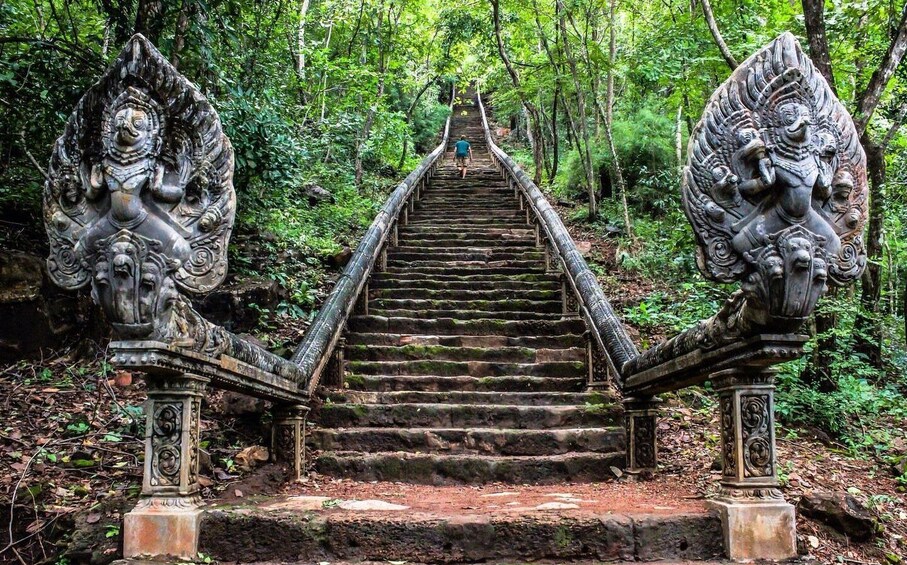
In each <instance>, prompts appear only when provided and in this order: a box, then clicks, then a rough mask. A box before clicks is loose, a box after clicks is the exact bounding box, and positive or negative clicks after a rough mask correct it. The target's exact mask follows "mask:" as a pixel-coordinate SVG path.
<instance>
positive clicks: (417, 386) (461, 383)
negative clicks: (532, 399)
mask: <svg viewBox="0 0 907 565" xmlns="http://www.w3.org/2000/svg"><path fill="white" fill-rule="evenodd" d="M344 382H345V384H346V386H348V387H349V389H350V390H363V391H373V392H391V391H440V392H445V391H461V392H470V391H476V392H581V391H583V390H585V389H586V378H585V377H577V378H572V379H567V378H564V377H531V376H526V375H507V376H501V377H470V376H466V375H458V376H453V377H440V376H437V375H352V374H348V375H346V377H345V378H344Z"/></svg>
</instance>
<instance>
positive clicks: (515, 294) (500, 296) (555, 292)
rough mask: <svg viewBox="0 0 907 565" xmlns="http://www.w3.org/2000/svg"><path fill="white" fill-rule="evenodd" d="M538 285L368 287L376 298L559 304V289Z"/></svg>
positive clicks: (370, 295)
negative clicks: (538, 301)
mask: <svg viewBox="0 0 907 565" xmlns="http://www.w3.org/2000/svg"><path fill="white" fill-rule="evenodd" d="M467 285H468V283H467ZM540 286H541V285H535V286H532V285H531V284H530V285H527V286H526V287H524V288H496V287H495V286H494V285H493V284H489V287H488V288H479V289H474V288H470V287H468V286H467V287H466V288H450V285H444V288H426V287H425V286H423V285H413V286H396V287H388V288H375V289H370V292H369V297H370V298H376V299H381V298H387V299H396V298H404V297H405V298H407V299H424V300H515V299H518V300H553V301H557V302H558V304H560V301H561V291H560V289H555V288H540ZM545 286H550V285H547V284H546V285H545Z"/></svg>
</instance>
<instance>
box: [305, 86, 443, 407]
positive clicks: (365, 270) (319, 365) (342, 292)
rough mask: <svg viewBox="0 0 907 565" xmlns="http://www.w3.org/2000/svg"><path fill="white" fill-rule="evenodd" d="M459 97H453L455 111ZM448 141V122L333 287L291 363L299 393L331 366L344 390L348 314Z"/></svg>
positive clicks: (362, 300)
mask: <svg viewBox="0 0 907 565" xmlns="http://www.w3.org/2000/svg"><path fill="white" fill-rule="evenodd" d="M454 95H455V91H453V90H452V91H451V107H452V106H453V100H454ZM449 136H450V116H448V118H447V122H446V123H445V125H444V133H443V135H442V136H441V143H440V144H439V145H438V146H437V147H435V149H434V150H433V151H432V152H431V153H429V154H428V155H427V156H426V157H425V158H424V159H423V160H422V162H421V163H420V164H419V166H418V167H416V169H415V170H414V171H413V172H411V173H410V174H409V175H407V177H406V178H405V179H403V182H401V183H400V184H399V185H398V186H397V188H396V189H395V190H394V191H393V192H392V193H391V195H390V197H388V199H387V201H386V202H385V203H384V206H382V207H381V210H380V211H379V212H378V215H377V216H376V217H375V220H374V222H372V225H371V226H370V227H369V229H368V230H367V231H366V232H365V235H363V236H362V239H361V240H360V242H359V245H358V246H357V247H356V251H355V252H353V255H352V257H351V258H350V262H349V263H348V264H347V266H346V268H345V269H344V271H343V274H342V275H341V276H340V278H339V279H338V280H337V283H336V284H335V285H334V288H333V290H332V291H331V294H330V295H329V296H328V298H327V300H325V302H324V304H323V305H322V306H321V309H320V310H319V311H318V315H317V316H316V317H315V320H314V321H313V322H312V325H311V326H310V327H309V329H308V330H307V331H306V333H305V335H304V336H303V338H302V341H301V342H300V344H299V346H298V347H297V348H296V351H295V352H294V353H293V357H292V361H293V362H294V363H296V364H297V365H299V367H300V369H301V371H302V374H303V375H304V376H305V380H304V382H301V383H300V387H301V389H302V390H304V391H305V393H306V394H308V395H310V396H311V395H312V394H313V393H314V392H315V389H316V388H317V387H318V385H319V383H320V382H321V378H322V374H323V373H324V372H325V369H326V367H328V365H329V364H330V363H332V362H333V367H334V372H333V374H332V375H331V377H332V382H331V383H330V384H332V385H337V386H339V385H340V379H341V375H342V371H343V357H342V355H343V350H342V348H337V345H338V343H339V342H340V340H341V339H342V337H341V336H342V334H343V330H344V328H345V326H346V321H347V319H348V318H349V316H350V314H351V313H352V312H353V310H354V309H355V308H356V305H357V304H361V305H363V306H364V307H366V308H367V304H368V279H369V277H370V276H371V274H372V272H373V271H374V270H375V267H376V266H378V267H379V268H381V267H382V266H383V264H384V263H385V260H386V253H387V246H388V244H391V245H395V244H396V239H397V228H398V226H399V225H400V224H401V222H402V223H403V224H404V225H405V224H406V222H407V218H408V215H409V212H411V211H412V207H413V205H414V203H415V201H417V200H418V199H419V198H421V196H422V191H423V190H424V189H425V187H426V186H427V184H428V182H429V180H430V179H431V177H432V176H433V174H434V172H435V170H436V169H437V166H438V163H439V161H440V160H441V158H442V157H443V155H444V151H445V150H446V147H447V142H448V138H449Z"/></svg>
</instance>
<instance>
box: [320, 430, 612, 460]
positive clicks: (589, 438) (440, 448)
mask: <svg viewBox="0 0 907 565" xmlns="http://www.w3.org/2000/svg"><path fill="white" fill-rule="evenodd" d="M308 445H309V446H310V447H311V448H314V449H317V450H321V451H360V452H365V453H374V452H382V451H384V452H394V451H407V452H410V453H447V454H462V453H479V454H484V455H504V456H529V455H561V454H565V453H570V452H590V453H614V452H617V451H620V450H622V449H624V446H625V433H624V430H623V428H620V427H610V428H565V429H557V430H512V429H498V428H470V429H464V428H353V429H314V430H311V431H310V432H309V438H308Z"/></svg>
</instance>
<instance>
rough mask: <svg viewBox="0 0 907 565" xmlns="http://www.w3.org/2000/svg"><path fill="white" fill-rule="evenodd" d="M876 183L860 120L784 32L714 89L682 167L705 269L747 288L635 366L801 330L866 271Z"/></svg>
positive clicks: (630, 367)
mask: <svg viewBox="0 0 907 565" xmlns="http://www.w3.org/2000/svg"><path fill="white" fill-rule="evenodd" d="M867 192H868V188H867V182H866V156H865V154H864V152H863V148H862V147H861V146H860V143H859V136H858V135H857V132H856V129H855V127H854V125H853V120H852V119H851V117H850V115H849V114H848V112H847V110H846V109H845V108H844V106H843V105H842V104H841V103H840V101H839V100H838V99H837V98H836V97H835V95H834V93H833V92H832V90H831V88H829V86H828V83H827V82H826V80H825V78H824V77H823V76H822V75H821V74H820V73H819V72H818V71H817V70H816V68H815V67H814V66H813V64H812V62H811V61H810V60H809V58H808V57H807V56H806V55H805V54H804V53H803V51H802V49H801V48H800V45H799V43H798V42H797V40H796V39H795V38H794V36H793V35H791V34H790V33H785V34H783V35H781V36H780V37H778V38H777V39H775V40H774V41H772V42H771V43H769V44H768V45H767V46H766V47H765V48H763V49H762V50H761V51H759V52H757V53H756V54H755V55H753V56H752V57H750V58H749V59H747V60H746V61H745V62H744V63H743V64H741V65H740V66H739V67H738V68H737V69H736V70H735V71H734V73H733V74H732V75H731V77H730V78H729V79H728V80H727V81H726V82H725V83H724V84H722V85H721V86H720V87H719V88H718V90H717V91H716V92H715V93H714V94H713V95H712V98H711V99H710V100H709V102H708V104H707V106H706V109H705V111H704V112H703V116H702V119H701V120H700V121H699V123H698V124H697V126H696V127H695V128H694V130H693V132H692V135H691V138H690V144H689V151H688V161H687V166H686V167H685V169H684V175H683V205H684V211H685V213H686V216H687V218H688V219H689V221H690V223H691V224H692V225H693V229H694V232H695V235H696V242H697V246H698V255H697V260H698V261H697V262H698V265H699V268H700V270H701V271H702V273H703V274H704V275H705V276H706V277H708V278H710V279H712V280H716V281H720V282H726V283H727V282H736V281H740V283H741V288H740V290H738V291H737V292H735V293H734V294H733V295H732V296H731V297H730V298H729V299H728V301H727V302H726V304H725V305H724V306H723V307H722V309H721V311H719V312H718V313H717V314H716V315H715V316H713V317H712V318H709V319H707V320H703V321H701V322H699V323H698V324H697V326H695V327H693V328H691V329H690V330H687V331H685V332H683V333H681V334H680V335H678V336H676V337H675V338H673V339H671V340H669V341H667V342H665V343H663V344H661V345H659V346H656V347H654V348H652V349H651V350H649V351H647V352H645V353H643V354H642V355H641V356H639V357H637V358H636V359H633V360H631V361H630V362H628V363H627V364H626V365H625V367H624V371H623V372H624V374H633V373H636V372H638V371H640V370H642V369H644V368H646V367H652V366H654V365H656V364H659V363H661V362H664V361H667V360H669V359H673V358H676V357H677V356H679V355H683V354H684V353H688V352H690V351H693V350H695V349H711V348H715V347H718V346H721V345H724V344H727V343H730V342H732V341H735V340H738V339H740V338H741V337H746V336H749V335H754V334H756V333H774V334H781V333H790V332H795V331H797V330H798V328H799V327H800V326H801V325H802V323H803V322H804V321H805V319H806V318H807V317H809V315H810V314H811V313H812V312H813V310H814V308H815V305H816V302H817V301H818V299H819V298H820V297H821V296H822V295H823V294H824V293H825V291H826V289H827V288H828V285H829V284H831V285H837V286H843V285H846V284H849V283H852V282H853V281H854V280H856V279H857V278H858V277H859V276H860V275H861V273H862V271H863V269H864V267H865V263H866V256H865V250H864V249H863V242H862V232H863V225H864V223H865V220H866V215H867Z"/></svg>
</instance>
